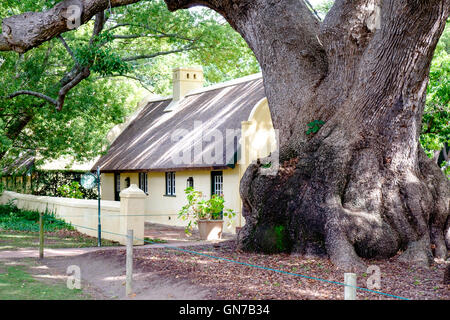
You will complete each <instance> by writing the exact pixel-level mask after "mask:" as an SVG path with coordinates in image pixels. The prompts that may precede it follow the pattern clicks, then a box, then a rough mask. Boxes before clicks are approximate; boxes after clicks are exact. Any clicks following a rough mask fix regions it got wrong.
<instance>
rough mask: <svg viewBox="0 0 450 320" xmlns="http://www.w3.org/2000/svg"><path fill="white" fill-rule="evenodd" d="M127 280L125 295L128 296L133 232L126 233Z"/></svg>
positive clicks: (129, 293) (131, 288) (130, 290)
mask: <svg viewBox="0 0 450 320" xmlns="http://www.w3.org/2000/svg"><path fill="white" fill-rule="evenodd" d="M126 268H127V280H126V295H127V296H130V295H131V293H132V291H133V230H128V232H127V261H126Z"/></svg>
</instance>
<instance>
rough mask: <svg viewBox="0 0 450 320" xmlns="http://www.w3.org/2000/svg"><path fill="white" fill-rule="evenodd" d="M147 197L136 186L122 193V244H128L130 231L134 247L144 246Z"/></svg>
mask: <svg viewBox="0 0 450 320" xmlns="http://www.w3.org/2000/svg"><path fill="white" fill-rule="evenodd" d="M146 197H147V195H146V194H145V192H144V191H142V190H141V189H139V188H138V187H137V186H136V185H135V184H132V185H131V186H130V187H129V188H127V189H125V190H122V191H121V192H120V215H121V217H120V234H121V235H123V236H122V237H121V240H120V243H121V244H124V245H126V244H127V237H126V236H125V235H127V232H128V230H133V233H134V240H133V245H142V244H144V223H145V217H144V214H145V198H146Z"/></svg>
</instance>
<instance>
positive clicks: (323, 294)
mask: <svg viewBox="0 0 450 320" xmlns="http://www.w3.org/2000/svg"><path fill="white" fill-rule="evenodd" d="M184 249H185V250H189V248H184ZM191 250H192V251H196V252H199V253H203V254H207V255H212V256H216V257H221V258H226V259H232V260H235V261H239V262H243V263H249V264H253V265H258V266H263V267H266V268H272V269H277V270H282V271H286V272H291V273H296V274H301V275H304V276H307V277H314V278H321V279H325V280H327V281H336V282H341V283H342V282H343V281H344V272H342V271H341V270H339V269H337V268H336V267H334V266H333V264H332V263H331V262H330V261H329V260H328V259H326V258H308V257H303V256H294V255H286V254H279V255H261V254H253V253H244V252H236V251H235V250H234V242H233V241H227V242H223V243H221V244H216V245H210V246H202V247H198V246H197V247H195V248H192V249H191ZM111 253H112V252H111ZM114 254H117V255H124V254H125V252H124V251H122V250H118V251H115V252H114ZM365 262H366V264H367V265H376V266H378V267H379V268H380V270H381V288H380V289H376V290H377V291H380V292H384V293H387V294H391V295H395V296H400V297H404V298H408V299H417V300H429V299H432V300H450V286H445V285H444V284H443V274H444V269H445V267H446V264H448V263H449V262H440V263H438V262H436V263H434V265H433V266H431V268H430V269H428V270H427V269H423V268H419V267H412V266H409V265H407V264H404V263H401V262H399V261H397V257H393V258H392V259H390V260H386V261H376V260H365ZM135 265H136V268H137V269H139V270H141V272H146V271H147V272H152V273H154V274H155V273H156V274H158V275H160V276H162V277H166V278H171V279H179V280H187V281H189V282H191V283H193V284H196V285H197V286H199V288H202V289H206V290H207V291H209V292H210V293H211V295H210V297H209V298H213V299H227V300H228V299H248V300H259V299H263V300H266V299H267V300H272V299H280V300H291V299H293V300H320V299H327V300H330V299H338V300H341V299H343V293H344V287H343V286H342V285H339V284H333V283H329V282H323V281H318V280H315V279H309V278H305V277H300V276H294V275H288V274H282V273H277V272H274V271H269V270H261V269H257V268H252V267H248V266H244V265H240V264H236V263H231V262H228V261H224V260H218V259H214V258H210V257H206V256H201V255H195V254H192V253H187V252H183V251H176V250H173V249H137V248H136V249H135ZM370 276H371V275H370V274H369V275H368V274H359V275H358V287H361V288H367V280H368V278H369V277H370ZM357 295H358V299H361V300H379V299H394V298H392V297H389V296H385V295H380V294H375V293H371V292H367V291H363V290H358V293H357Z"/></svg>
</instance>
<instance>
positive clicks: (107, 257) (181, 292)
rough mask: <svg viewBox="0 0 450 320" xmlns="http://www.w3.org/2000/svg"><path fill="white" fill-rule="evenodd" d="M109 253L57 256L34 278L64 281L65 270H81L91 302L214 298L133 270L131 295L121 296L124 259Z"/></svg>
mask: <svg viewBox="0 0 450 320" xmlns="http://www.w3.org/2000/svg"><path fill="white" fill-rule="evenodd" d="M109 253H112V252H111V251H110V250H102V251H93V252H90V253H85V254H81V255H76V256H69V257H63V256H57V257H50V258H46V259H44V260H43V261H42V262H41V263H40V267H39V270H37V273H36V274H35V276H36V277H37V278H39V277H43V278H58V279H63V280H64V281H67V279H68V275H67V273H66V271H67V268H68V267H69V266H72V265H75V266H78V267H80V270H81V286H82V288H81V289H83V291H85V292H86V293H88V294H90V295H91V296H92V297H93V298H94V299H100V300H102V299H119V300H122V299H133V300H136V299H142V300H204V299H211V298H213V297H214V294H212V292H210V291H208V290H205V289H200V288H198V287H197V286H194V285H192V284H191V283H189V282H188V281H186V280H174V279H167V278H165V277H161V276H159V275H157V274H155V273H153V272H148V271H146V272H145V273H143V272H141V270H139V268H136V269H135V270H134V273H133V274H134V277H133V280H134V282H133V292H134V295H133V296H132V297H131V298H129V297H126V295H125V255H118V254H117V253H115V254H113V255H111V254H109Z"/></svg>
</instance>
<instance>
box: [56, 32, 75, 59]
mask: <svg viewBox="0 0 450 320" xmlns="http://www.w3.org/2000/svg"><path fill="white" fill-rule="evenodd" d="M58 39H59V41H61V43H62V45H63V46H64V48H66V51H67V52H68V53H69V55H70V56H71V57H72V59H73V61H74V62H75V64H76V65H77V66H78V65H79V62H78V60H77V58H76V57H75V54H74V53H73V51H72V49H70V47H69V45H68V44H67V42H66V40H64V38H63V37H62V36H61V35H59V36H58Z"/></svg>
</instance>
